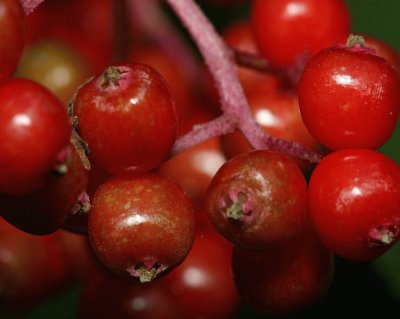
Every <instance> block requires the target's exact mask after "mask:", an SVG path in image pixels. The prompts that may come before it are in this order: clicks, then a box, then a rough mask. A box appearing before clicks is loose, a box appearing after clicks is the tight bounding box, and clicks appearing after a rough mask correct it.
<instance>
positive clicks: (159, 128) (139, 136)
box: [74, 64, 177, 174]
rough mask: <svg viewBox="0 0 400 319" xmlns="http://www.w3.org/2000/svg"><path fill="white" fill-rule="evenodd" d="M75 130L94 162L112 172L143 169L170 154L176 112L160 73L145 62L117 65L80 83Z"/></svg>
mask: <svg viewBox="0 0 400 319" xmlns="http://www.w3.org/2000/svg"><path fill="white" fill-rule="evenodd" d="M74 114H75V115H76V116H77V119H78V126H79V133H80V135H81V137H82V138H83V139H84V140H85V141H86V142H87V143H88V145H89V149H90V151H91V157H90V159H92V160H93V161H94V162H95V163H97V164H98V165H99V166H100V167H102V168H103V169H104V170H106V171H107V172H109V173H112V174H118V173H123V172H135V173H138V172H145V171H148V170H150V169H153V168H155V167H156V166H157V165H159V164H160V163H161V162H162V161H163V160H165V159H166V157H167V156H168V154H169V152H170V149H171V148H172V145H173V144H174V142H175V138H176V132H177V116H176V111H175V104H174V99H173V96H172V93H171V91H170V89H169V87H168V85H167V83H166V82H165V80H164V79H163V78H162V77H161V75H160V74H159V73H158V72H157V71H155V70H154V69H153V68H152V67H150V66H147V65H143V64H126V65H116V66H111V67H109V68H107V69H106V70H105V71H104V73H103V74H102V75H101V76H99V77H96V78H94V79H93V80H92V81H90V82H89V83H87V84H86V85H85V86H83V87H82V88H81V89H80V91H79V93H78V95H77V98H76V100H75V105H74Z"/></svg>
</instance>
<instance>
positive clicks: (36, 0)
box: [21, 0, 44, 15]
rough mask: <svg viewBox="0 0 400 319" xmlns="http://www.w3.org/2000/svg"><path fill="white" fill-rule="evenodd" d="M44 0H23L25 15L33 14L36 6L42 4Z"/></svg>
mask: <svg viewBox="0 0 400 319" xmlns="http://www.w3.org/2000/svg"><path fill="white" fill-rule="evenodd" d="M43 1H44V0H21V4H22V8H23V9H24V12H25V15H28V14H31V13H32V11H33V10H35V9H36V7H37V6H38V5H39V4H41V3H42V2H43Z"/></svg>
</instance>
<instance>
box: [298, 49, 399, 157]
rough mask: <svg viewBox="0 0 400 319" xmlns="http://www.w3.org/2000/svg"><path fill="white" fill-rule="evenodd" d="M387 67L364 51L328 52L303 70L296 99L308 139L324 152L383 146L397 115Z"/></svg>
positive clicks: (393, 79) (395, 89)
mask: <svg viewBox="0 0 400 319" xmlns="http://www.w3.org/2000/svg"><path fill="white" fill-rule="evenodd" d="M399 87H400V86H399V80H398V77H397V74H396V72H395V71H394V69H393V67H392V66H391V65H390V64H389V63H388V62H387V61H385V60H384V59H382V58H380V57H378V56H376V55H373V54H371V53H370V51H369V50H368V49H362V48H358V46H356V47H354V48H347V47H333V48H329V49H326V50H324V51H322V52H320V53H319V54H317V55H316V56H314V57H313V58H312V59H311V60H310V61H309V62H308V63H307V65H306V66H305V68H304V71H303V74H302V76H301V79H300V83H299V87H298V94H299V104H300V111H301V115H302V117H303V120H304V123H305V125H306V127H307V128H308V130H309V131H310V133H311V134H312V135H313V136H314V137H315V138H316V139H317V140H319V141H320V142H321V143H322V144H324V145H325V146H327V147H328V148H329V149H332V150H338V149H344V148H372V149H376V148H378V147H380V146H381V145H383V144H384V143H385V142H386V140H387V139H388V138H389V137H390V135H391V133H392V131H393V129H394V128H395V126H396V122H397V118H398V115H399V110H400V91H399Z"/></svg>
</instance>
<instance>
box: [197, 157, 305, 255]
mask: <svg viewBox="0 0 400 319" xmlns="http://www.w3.org/2000/svg"><path fill="white" fill-rule="evenodd" d="M306 201H307V185H306V181H305V178H304V176H303V174H302V173H301V171H300V169H299V168H298V166H297V165H296V163H295V162H294V160H292V159H291V158H289V157H288V156H286V155H283V154H281V153H276V152H270V151H265V150H258V151H252V152H249V153H243V154H239V155H237V156H236V157H234V158H232V159H231V160H229V161H228V162H226V163H225V164H224V165H223V166H222V167H221V168H220V169H219V170H218V172H217V174H216V175H215V176H214V178H213V180H212V181H211V184H210V186H209V188H208V190H207V194H206V198H205V207H206V209H207V213H208V216H209V217H210V220H211V222H212V223H213V224H214V226H215V227H216V229H217V230H218V231H219V232H220V233H221V234H222V235H223V236H224V237H225V238H226V239H228V240H229V241H231V242H233V243H235V244H238V245H242V246H244V247H248V248H255V249H262V248H265V247H267V246H268V245H271V244H274V243H277V242H279V241H282V240H286V239H289V238H291V237H293V236H294V235H296V234H297V233H299V232H300V231H301V229H302V227H303V226H304V222H305V220H306V217H307V209H306Z"/></svg>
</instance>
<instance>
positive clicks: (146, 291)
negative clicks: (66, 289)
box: [79, 271, 187, 319]
mask: <svg viewBox="0 0 400 319" xmlns="http://www.w3.org/2000/svg"><path fill="white" fill-rule="evenodd" d="M79 318H81V319H88V318H96V319H109V318H121V319H138V318H143V319H187V317H182V316H181V315H180V312H179V309H178V307H177V305H176V299H175V298H174V296H173V295H172V294H171V293H169V291H168V289H167V287H166V285H165V284H164V282H163V279H161V280H159V281H157V282H152V283H151V284H149V285H138V284H136V283H134V282H131V281H130V280H126V278H120V277H118V276H115V275H113V274H110V273H105V272H99V271H97V272H95V273H94V275H93V273H92V275H91V276H90V277H89V278H88V280H87V282H86V283H85V286H84V289H83V293H82V295H81V297H80V301H79Z"/></svg>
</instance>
